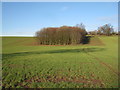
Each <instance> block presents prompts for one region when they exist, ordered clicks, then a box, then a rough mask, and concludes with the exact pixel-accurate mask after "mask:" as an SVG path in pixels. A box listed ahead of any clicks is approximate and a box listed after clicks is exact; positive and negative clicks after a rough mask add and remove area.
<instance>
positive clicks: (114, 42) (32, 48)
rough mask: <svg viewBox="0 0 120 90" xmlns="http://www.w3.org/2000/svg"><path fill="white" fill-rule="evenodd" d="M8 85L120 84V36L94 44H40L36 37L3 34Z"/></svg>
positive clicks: (93, 41) (4, 76)
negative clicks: (119, 43) (119, 48)
mask: <svg viewBox="0 0 120 90" xmlns="http://www.w3.org/2000/svg"><path fill="white" fill-rule="evenodd" d="M2 40H3V41H2V42H3V43H2V45H3V53H2V56H3V59H2V80H3V81H2V86H3V87H5V88H8V87H16V88H22V87H23V88H33V87H34V88H36V87H37V88H86V87H87V88H92V87H93V88H117V87H118V37H117V36H108V37H107V36H100V37H92V38H91V41H90V44H86V45H76V46H75V45H66V46H59V45H58V46H55V45H53V46H47V45H45V46H44V45H41V46H38V45H36V44H35V43H34V42H35V40H34V38H33V37H3V38H2Z"/></svg>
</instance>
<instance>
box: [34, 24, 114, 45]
mask: <svg viewBox="0 0 120 90" xmlns="http://www.w3.org/2000/svg"><path fill="white" fill-rule="evenodd" d="M88 33H89V34H90V35H106V36H110V35H113V34H116V33H115V32H114V29H113V26H111V25H110V24H105V25H103V26H101V27H98V30H95V31H91V32H87V31H86V29H85V26H84V25H83V24H82V23H81V24H77V25H76V26H73V27H72V26H61V27H48V28H43V29H41V30H40V31H37V32H36V37H37V41H38V44H41V45H70V44H80V43H82V44H85V43H88V42H89V40H90V36H87V34H88Z"/></svg>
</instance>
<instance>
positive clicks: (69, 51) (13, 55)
mask: <svg viewBox="0 0 120 90" xmlns="http://www.w3.org/2000/svg"><path fill="white" fill-rule="evenodd" d="M103 50H105V49H104V48H81V49H59V50H51V51H33V52H18V53H11V54H2V57H3V60H4V59H6V58H10V57H15V56H27V55H33V54H40V55H41V54H57V53H61V54H63V53H88V52H99V51H103Z"/></svg>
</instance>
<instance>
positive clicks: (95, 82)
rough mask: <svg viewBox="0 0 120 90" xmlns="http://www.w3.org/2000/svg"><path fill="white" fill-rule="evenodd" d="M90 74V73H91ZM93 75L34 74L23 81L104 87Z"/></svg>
mask: <svg viewBox="0 0 120 90" xmlns="http://www.w3.org/2000/svg"><path fill="white" fill-rule="evenodd" d="M91 75H92V74H91ZM95 78H96V77H95V75H92V76H91V79H87V78H86V77H85V76H79V77H67V76H59V75H58V76H57V75H55V76H50V75H45V76H44V78H43V77H39V76H34V77H32V78H30V79H26V80H25V81H24V82H26V83H29V84H30V83H34V82H37V83H41V82H52V83H60V82H69V83H82V84H83V86H81V87H90V86H91V85H92V86H93V87H94V86H99V87H102V88H103V87H104V83H103V82H102V80H100V79H95ZM18 85H20V86H22V87H28V86H27V85H23V84H22V83H19V84H18Z"/></svg>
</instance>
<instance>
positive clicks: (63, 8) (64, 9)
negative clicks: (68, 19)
mask: <svg viewBox="0 0 120 90" xmlns="http://www.w3.org/2000/svg"><path fill="white" fill-rule="evenodd" d="M68 9H69V7H67V6H64V7H62V8H61V11H66V10H68Z"/></svg>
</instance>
